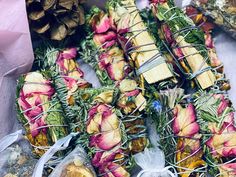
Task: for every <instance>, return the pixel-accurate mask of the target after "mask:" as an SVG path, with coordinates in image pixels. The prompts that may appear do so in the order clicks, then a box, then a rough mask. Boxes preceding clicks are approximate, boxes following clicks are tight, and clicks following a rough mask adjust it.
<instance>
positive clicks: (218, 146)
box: [206, 123, 236, 157]
mask: <svg viewBox="0 0 236 177" xmlns="http://www.w3.org/2000/svg"><path fill="white" fill-rule="evenodd" d="M206 145H207V146H208V147H209V148H210V149H211V153H212V154H213V155H214V156H221V157H231V156H235V155H236V128H235V127H234V125H233V124H229V123H224V124H223V126H222V127H221V129H220V131H219V132H218V133H216V134H214V135H213V136H212V137H211V138H210V139H209V140H208V141H207V142H206Z"/></svg>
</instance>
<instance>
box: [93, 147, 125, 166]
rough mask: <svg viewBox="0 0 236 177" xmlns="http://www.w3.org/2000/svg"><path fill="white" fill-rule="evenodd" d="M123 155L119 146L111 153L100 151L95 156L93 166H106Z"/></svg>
mask: <svg viewBox="0 0 236 177" xmlns="http://www.w3.org/2000/svg"><path fill="white" fill-rule="evenodd" d="M121 153H122V150H121V149H120V145H117V146H116V147H114V148H113V149H111V150H110V151H98V152H96V153H95V155H94V156H93V159H92V164H93V166H95V167H101V166H105V165H106V164H107V163H109V162H112V161H114V160H115V157H116V156H117V155H118V154H121Z"/></svg>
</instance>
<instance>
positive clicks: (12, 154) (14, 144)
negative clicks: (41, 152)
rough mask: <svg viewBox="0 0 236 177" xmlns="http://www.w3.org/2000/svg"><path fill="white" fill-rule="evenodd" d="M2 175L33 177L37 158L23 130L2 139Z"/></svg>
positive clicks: (0, 145)
mask: <svg viewBox="0 0 236 177" xmlns="http://www.w3.org/2000/svg"><path fill="white" fill-rule="evenodd" d="M0 156H1V158H0V174H1V177H31V176H32V172H33V169H34V166H35V164H36V162H37V160H36V159H35V158H34V157H33V154H32V152H31V148H30V145H29V142H28V141H27V140H26V139H24V138H23V137H22V131H21V130H19V131H17V132H15V133H12V134H10V135H7V136H5V137H4V138H2V139H1V140H0Z"/></svg>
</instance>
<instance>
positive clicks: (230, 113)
mask: <svg viewBox="0 0 236 177" xmlns="http://www.w3.org/2000/svg"><path fill="white" fill-rule="evenodd" d="M194 98H195V100H194V105H195V107H196V112H197V115H198V119H199V124H200V127H201V132H202V134H203V142H204V143H205V144H204V151H205V158H206V162H207V163H208V166H209V173H210V174H211V175H212V176H216V174H217V175H218V176H229V177H231V176H235V174H236V171H235V164H236V153H235V145H236V142H235V139H234V138H235V136H236V127H235V123H234V111H235V110H234V108H233V107H232V105H231V102H230V100H229V99H228V98H227V97H226V96H224V95H222V94H215V93H205V92H204V93H196V95H195V96H194Z"/></svg>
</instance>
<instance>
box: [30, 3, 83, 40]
mask: <svg viewBox="0 0 236 177" xmlns="http://www.w3.org/2000/svg"><path fill="white" fill-rule="evenodd" d="M83 2H84V0H26V5H27V12H28V18H29V22H30V27H31V29H32V30H33V31H35V32H36V33H38V34H41V35H43V36H45V37H47V38H50V39H53V40H58V41H59V40H62V39H64V38H65V37H66V36H68V35H72V34H74V33H75V31H76V29H77V27H78V25H83V24H84V22H85V17H84V10H83V7H82V6H81V3H83Z"/></svg>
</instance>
